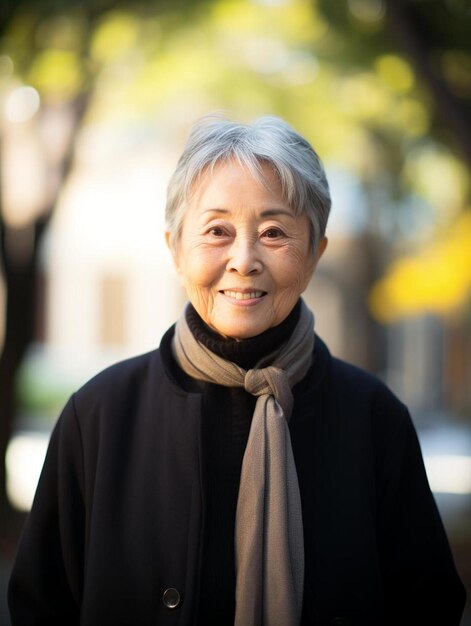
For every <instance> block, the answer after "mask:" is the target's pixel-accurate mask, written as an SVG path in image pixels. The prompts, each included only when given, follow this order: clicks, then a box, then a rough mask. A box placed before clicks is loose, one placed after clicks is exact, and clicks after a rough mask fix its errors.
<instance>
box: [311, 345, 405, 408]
mask: <svg viewBox="0 0 471 626" xmlns="http://www.w3.org/2000/svg"><path fill="white" fill-rule="evenodd" d="M316 359H317V360H318V361H319V367H320V369H322V370H323V375H322V382H323V384H324V387H325V389H326V390H327V391H328V392H329V393H331V394H334V395H335V396H336V397H338V398H342V399H343V400H344V401H345V402H348V403H352V405H353V406H355V404H356V403H369V404H370V405H378V406H381V407H382V408H386V407H387V406H393V407H395V408H397V409H401V410H403V409H405V406H404V404H403V403H402V402H401V401H400V400H399V398H398V397H397V396H396V395H395V394H394V392H393V391H392V390H391V389H390V388H389V387H388V386H387V384H386V383H385V382H384V381H383V380H381V379H380V378H379V377H378V376H376V375H374V374H372V373H371V372H368V371H367V370H365V369H363V368H361V367H359V366H357V365H354V364H352V363H349V362H347V361H344V360H343V359H339V358H337V357H335V356H332V355H331V354H330V352H329V349H328V348H327V346H326V345H325V343H324V342H323V341H322V340H321V339H318V349H317V350H316Z"/></svg>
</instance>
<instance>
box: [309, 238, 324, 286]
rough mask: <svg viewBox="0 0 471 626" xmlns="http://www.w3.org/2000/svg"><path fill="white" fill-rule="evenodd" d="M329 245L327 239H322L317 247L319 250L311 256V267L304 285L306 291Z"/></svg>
mask: <svg viewBox="0 0 471 626" xmlns="http://www.w3.org/2000/svg"><path fill="white" fill-rule="evenodd" d="M327 243H328V239H327V237H322V239H321V240H320V241H319V243H318V245H317V249H316V250H315V252H312V253H311V255H310V257H311V258H310V259H309V265H308V267H307V270H306V280H305V284H304V289H306V287H307V286H308V284H309V281H310V280H311V278H312V277H313V275H314V273H315V271H316V268H317V264H318V263H319V261H320V258H321V256H322V255H323V254H324V252H325V249H326V248H327Z"/></svg>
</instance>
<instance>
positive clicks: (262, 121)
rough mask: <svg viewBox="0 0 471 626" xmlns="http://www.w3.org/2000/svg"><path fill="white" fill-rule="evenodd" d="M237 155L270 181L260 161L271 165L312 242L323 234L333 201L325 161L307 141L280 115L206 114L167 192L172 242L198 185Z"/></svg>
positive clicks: (285, 195) (197, 127)
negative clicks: (238, 118) (242, 119)
mask: <svg viewBox="0 0 471 626" xmlns="http://www.w3.org/2000/svg"><path fill="white" fill-rule="evenodd" d="M233 159H235V160H236V161H237V162H238V163H240V164H241V165H242V166H244V167H246V168H248V170H249V171H250V172H251V173H252V174H253V175H254V176H255V177H257V178H258V179H259V180H261V181H262V182H264V184H266V181H265V180H264V177H263V171H262V169H261V165H262V164H264V163H268V164H269V165H271V167H272V168H273V171H274V173H275V175H276V176H277V177H278V179H279V181H280V185H281V192H282V197H283V200H284V201H285V202H286V203H287V204H288V206H289V207H290V208H291V209H292V210H293V211H294V212H295V214H296V215H301V214H303V213H306V214H307V216H308V217H309V221H310V224H311V246H312V249H313V250H316V249H317V246H318V244H319V241H320V239H321V238H322V237H323V236H324V234H325V229H326V226H327V220H328V217H329V212H330V206H331V200H330V192H329V185H328V183H327V178H326V175H325V171H324V167H323V165H322V162H321V160H320V158H319V156H318V155H317V153H316V151H315V150H314V149H313V148H312V146H311V145H310V144H309V142H308V141H307V140H306V139H304V137H302V136H301V135H300V134H299V133H297V132H296V131H295V130H294V129H293V128H292V127H291V126H290V125H289V124H288V123H287V122H285V121H283V120H282V119H280V118H278V117H275V116H271V115H266V116H263V117H260V118H258V119H257V120H255V122H254V123H253V124H240V123H235V122H231V121H229V120H227V119H226V118H223V117H221V116H215V115H211V116H205V117H203V118H201V119H200V120H199V121H198V122H196V123H195V124H194V126H193V127H192V129H191V131H190V134H189V137H188V141H187V144H186V146H185V149H184V150H183V153H182V155H181V157H180V159H179V161H178V164H177V167H176V169H175V172H174V173H173V175H172V177H171V179H170V182H169V185H168V191H167V205H166V210H165V218H166V222H167V228H168V230H169V232H170V242H171V245H172V246H175V244H177V243H178V240H179V238H180V235H181V231H182V226H183V220H184V216H185V211H186V208H187V204H188V201H189V198H190V195H191V193H192V191H193V190H194V187H195V183H197V181H198V179H199V178H200V176H202V175H203V174H204V173H205V172H207V171H208V170H209V171H210V172H211V171H212V169H213V168H214V167H215V166H216V165H217V164H219V163H224V162H227V161H228V160H233Z"/></svg>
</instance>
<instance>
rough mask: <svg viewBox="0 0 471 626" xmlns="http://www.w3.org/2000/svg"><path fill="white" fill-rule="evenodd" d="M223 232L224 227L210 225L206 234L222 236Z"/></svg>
mask: <svg viewBox="0 0 471 626" xmlns="http://www.w3.org/2000/svg"><path fill="white" fill-rule="evenodd" d="M225 234H226V233H225V231H224V229H223V228H221V227H220V226H212V227H211V228H210V229H209V230H208V235H211V236H212V237H224V235H225Z"/></svg>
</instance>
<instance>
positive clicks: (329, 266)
mask: <svg viewBox="0 0 471 626" xmlns="http://www.w3.org/2000/svg"><path fill="white" fill-rule="evenodd" d="M211 111H224V112H226V113H227V115H228V116H229V117H230V118H231V119H236V120H239V121H243V122H245V121H247V122H249V121H251V120H253V119H254V118H255V117H257V116H259V115H262V114H266V113H272V114H276V115H280V116H282V117H283V118H285V119H286V120H287V121H289V122H290V123H291V124H292V125H293V126H294V127H295V128H296V129H297V130H299V131H300V132H301V133H302V134H304V135H305V136H306V137H307V138H308V139H309V140H310V141H311V142H312V144H313V145H314V147H315V148H316V149H317V151H318V152H319V154H320V156H321V158H322V159H323V161H324V163H325V165H326V169H327V175H328V179H329V182H330V185H331V191H332V198H333V210H332V215H331V220H330V223H329V227H328V236H329V239H330V244H329V248H328V251H327V253H326V255H325V256H324V257H323V259H322V262H321V264H320V266H319V268H318V273H317V275H316V277H315V278H314V280H313V281H312V285H310V287H309V289H308V291H307V293H306V300H307V301H308V303H309V305H310V306H311V307H312V309H313V310H314V312H315V314H316V327H317V330H318V333H319V334H320V335H321V336H322V337H323V338H324V339H325V340H326V341H327V343H328V344H329V346H330V348H331V350H332V352H334V353H335V354H336V355H337V356H340V357H342V358H345V359H348V360H350V361H352V362H354V363H356V364H358V365H360V366H362V367H365V368H366V369H368V370H370V371H371V372H374V373H375V374H377V375H378V376H380V377H381V378H382V379H383V380H385V381H386V382H387V384H388V385H390V387H391V388H392V389H393V390H394V391H395V392H396V393H397V394H398V395H399V396H400V397H401V399H402V400H403V401H404V402H405V403H406V404H407V405H408V406H409V407H410V410H411V413H412V416H413V419H414V422H415V425H416V428H417V431H418V433H419V438H420V442H421V446H422V451H423V454H424V459H425V463H426V469H427V473H428V477H429V481H430V484H431V487H432V489H433V491H434V494H435V498H436V500H437V504H438V506H439V509H440V511H441V514H442V518H443V521H444V524H445V527H446V529H447V532H448V536H449V539H450V543H451V547H452V550H453V553H454V556H455V560H456V564H457V567H458V570H459V572H460V574H461V577H462V579H463V582H464V583H465V585H466V587H467V591H468V595H471V194H470V174H469V171H470V166H471V6H470V4H469V1H468V0H214V1H210V0H206V1H204V0H202V1H191V0H186V1H185V2H183V1H181V0H174V1H171V0H166V1H164V0H147V1H146V0H141V1H137V2H127V3H126V2H123V1H120V0H114V1H113V0H94V1H92V0H89V1H85V0H83V1H82V2H80V1H78V0H37V1H33V0H31V1H29V2H26V1H22V0H15V1H13V0H11V1H10V2H9V1H8V0H7V1H5V0H4V1H3V2H2V4H1V7H0V271H1V276H0V457H1V461H2V462H0V594H1V595H0V622H1V624H5V625H8V624H9V619H8V615H7V612H6V600H5V593H6V584H7V580H8V576H9V572H10V568H11V564H12V559H13V557H14V553H15V549H16V544H17V541H18V536H19V532H20V530H21V526H22V524H23V521H24V517H25V514H26V513H27V511H28V509H29V507H30V505H31V499H32V497H33V494H34V490H35V487H36V483H37V479H38V474H39V471H40V469H41V465H42V462H43V459H44V454H45V449H46V446H47V442H48V438H49V435H50V432H51V428H52V426H53V424H54V422H55V420H56V419H57V417H58V414H59V412H60V410H61V408H62V406H63V405H64V403H65V401H66V399H67V398H68V396H69V395H70V393H72V392H73V391H74V390H75V389H76V388H77V387H78V386H80V385H82V384H83V383H84V382H85V381H86V380H87V379H88V378H90V377H91V376H92V375H93V374H95V373H96V372H97V371H98V370H100V369H102V368H103V367H105V366H107V365H109V364H110V363H113V362H115V361H116V360H119V359H122V358H126V357H128V356H132V355H135V354H137V353H139V352H143V351H148V350H151V349H153V348H155V347H156V346H157V345H158V344H159V340H160V337H161V335H162V334H163V332H164V331H165V330H166V328H167V327H168V326H169V325H170V324H172V323H173V321H174V320H175V319H176V317H177V316H178V315H179V313H180V311H181V308H182V306H183V303H184V301H185V296H184V294H183V293H182V291H181V288H180V287H179V285H178V281H177V278H176V274H175V272H174V270H173V267H172V264H171V259H170V256H169V253H168V251H167V250H166V247H165V242H164V236H163V233H164V216H163V206H164V200H165V190H166V184H167V181H168V178H169V176H170V174H171V172H172V171H173V168H174V167H175V165H176V161H177V158H178V156H179V154H180V152H181V150H182V148H183V145H184V143H185V140H186V136H187V133H188V130H189V127H190V125H191V124H192V123H193V122H194V121H195V120H196V119H197V118H198V117H200V116H201V115H204V114H206V113H208V112H211ZM3 459H4V460H5V462H4V463H3ZM469 625H471V617H470V605H469V600H468V605H467V613H466V615H465V617H464V618H463V622H462V626H469ZM444 626H446V625H444Z"/></svg>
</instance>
